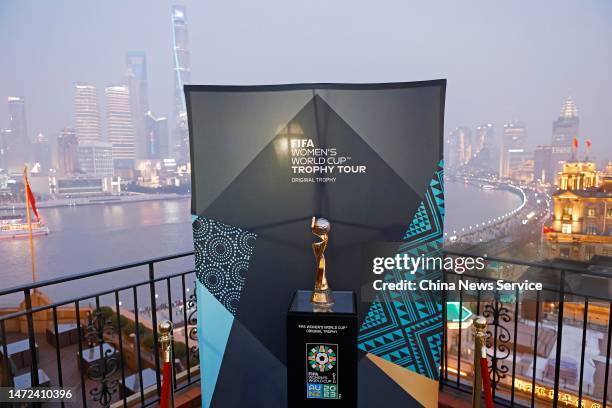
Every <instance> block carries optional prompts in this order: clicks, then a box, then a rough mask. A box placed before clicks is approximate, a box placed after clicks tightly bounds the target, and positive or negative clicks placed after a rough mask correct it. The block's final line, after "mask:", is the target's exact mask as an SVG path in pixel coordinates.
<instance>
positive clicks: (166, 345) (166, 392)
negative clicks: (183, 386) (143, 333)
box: [157, 320, 174, 408]
mask: <svg viewBox="0 0 612 408" xmlns="http://www.w3.org/2000/svg"><path fill="white" fill-rule="evenodd" d="M172 327H173V326H172V322H171V321H170V320H164V321H163V322H161V323H159V324H158V325H157V331H158V332H159V344H160V347H161V352H162V356H161V357H162V366H163V368H162V389H161V398H160V407H163V408H173V407H174V357H173V355H172V354H173V353H172Z"/></svg>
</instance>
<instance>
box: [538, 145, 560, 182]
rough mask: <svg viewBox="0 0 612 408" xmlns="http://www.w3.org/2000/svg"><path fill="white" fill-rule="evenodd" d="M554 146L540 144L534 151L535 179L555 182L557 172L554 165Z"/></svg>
mask: <svg viewBox="0 0 612 408" xmlns="http://www.w3.org/2000/svg"><path fill="white" fill-rule="evenodd" d="M551 158H552V146H548V145H540V146H537V147H536V149H535V152H533V163H534V164H533V179H534V180H539V181H540V182H542V183H548V184H553V183H554V182H555V181H554V179H555V173H554V170H553V167H552V160H551Z"/></svg>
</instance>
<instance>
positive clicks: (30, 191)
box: [23, 173, 40, 221]
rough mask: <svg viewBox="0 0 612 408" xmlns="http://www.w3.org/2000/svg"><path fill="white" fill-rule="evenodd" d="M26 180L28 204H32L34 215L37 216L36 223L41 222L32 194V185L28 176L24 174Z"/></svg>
mask: <svg viewBox="0 0 612 408" xmlns="http://www.w3.org/2000/svg"><path fill="white" fill-rule="evenodd" d="M23 177H24V179H25V190H26V195H27V200H28V203H29V204H30V208H31V209H32V212H34V215H35V216H36V221H40V216H39V215H38V209H36V199H35V198H34V194H33V193H32V189H31V188H30V183H29V182H28V175H27V174H26V173H24V174H23Z"/></svg>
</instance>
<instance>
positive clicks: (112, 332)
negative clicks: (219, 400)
mask: <svg viewBox="0 0 612 408" xmlns="http://www.w3.org/2000/svg"><path fill="white" fill-rule="evenodd" d="M192 257H193V252H185V253H181V254H176V255H172V256H167V257H160V258H156V259H151V260H147V261H143V262H135V263H131V264H127V265H121V266H117V267H113V268H107V269H101V270H97V271H93V272H89V273H84V274H78V275H71V276H66V277H60V278H56V279H50V280H45V281H40V282H34V283H31V284H26V285H21V286H17V287H13V288H10V289H4V290H0V301H2V299H3V298H7V297H10V298H14V297H15V295H19V294H21V295H22V296H23V301H22V303H21V304H20V306H19V307H13V308H11V307H5V308H0V342H1V348H0V352H1V354H2V355H1V356H0V357H1V359H2V360H1V361H0V363H1V367H2V371H1V375H0V378H1V379H2V382H3V384H2V385H8V386H18V387H20V388H29V387H35V386H54V387H68V388H72V389H73V390H74V392H75V393H76V394H77V395H78V397H77V400H78V401H77V402H78V403H77V404H76V405H77V406H102V407H110V406H124V407H127V406H133V405H139V406H148V405H153V404H155V403H157V402H158V401H159V397H160V394H161V378H160V372H161V370H160V362H161V357H160V350H159V345H158V333H157V320H158V315H161V316H159V317H163V318H164V320H165V319H168V320H170V321H172V322H173V324H174V327H175V330H174V340H173V341H174V355H175V362H174V363H175V370H174V373H175V374H174V375H175V382H174V383H175V390H176V391H178V390H181V389H183V388H185V387H187V386H189V385H191V384H193V383H195V382H198V381H199V361H198V350H197V331H196V323H197V315H196V313H197V309H196V298H195V272H194V269H193V259H192ZM176 260H180V261H184V262H182V263H183V264H187V265H189V266H188V267H185V268H184V269H185V270H183V271H180V272H176V270H177V267H176V265H174V267H173V268H171V269H172V270H173V271H172V272H169V273H168V272H166V273H158V271H159V269H162V270H163V269H168V267H167V266H168V265H167V264H168V263H172V262H173V261H176ZM162 265H163V266H164V267H162V268H160V266H162ZM179 270H180V269H179ZM115 272H117V273H115ZM109 279H110V280H116V282H121V281H125V280H132V281H133V283H129V284H123V285H117V284H115V283H113V282H110V286H112V288H110V289H106V290H95V289H93V290H91V289H90V292H91V293H87V291H85V290H83V289H82V288H83V287H86V288H96V287H99V286H109V282H108V280H109ZM75 282H79V285H78V287H80V288H81V293H79V294H78V295H77V296H74V295H72V294H68V295H66V292H69V291H68V290H64V291H61V292H62V293H63V294H64V296H65V297H67V298H66V299H62V300H60V301H51V300H50V298H49V296H48V295H47V292H49V291H53V290H52V289H55V291H56V292H57V288H58V286H62V285H63V286H64V287H65V288H66V289H68V288H70V287H75V286H74V285H75ZM68 283H69V284H70V285H66V284H68ZM83 283H84V284H83ZM83 292H85V293H83ZM66 405H70V406H73V405H74V403H72V402H71V403H69V404H68V403H67V404H66ZM62 406H64V404H62Z"/></svg>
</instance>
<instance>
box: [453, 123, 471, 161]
mask: <svg viewBox="0 0 612 408" xmlns="http://www.w3.org/2000/svg"><path fill="white" fill-rule="evenodd" d="M448 143H449V159H450V163H449V166H450V167H453V168H455V169H456V168H459V167H461V166H464V165H466V164H467V163H468V162H469V161H470V159H471V158H472V131H471V130H470V129H469V128H466V127H458V128H455V130H453V131H452V132H451V133H450V135H449V140H448Z"/></svg>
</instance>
